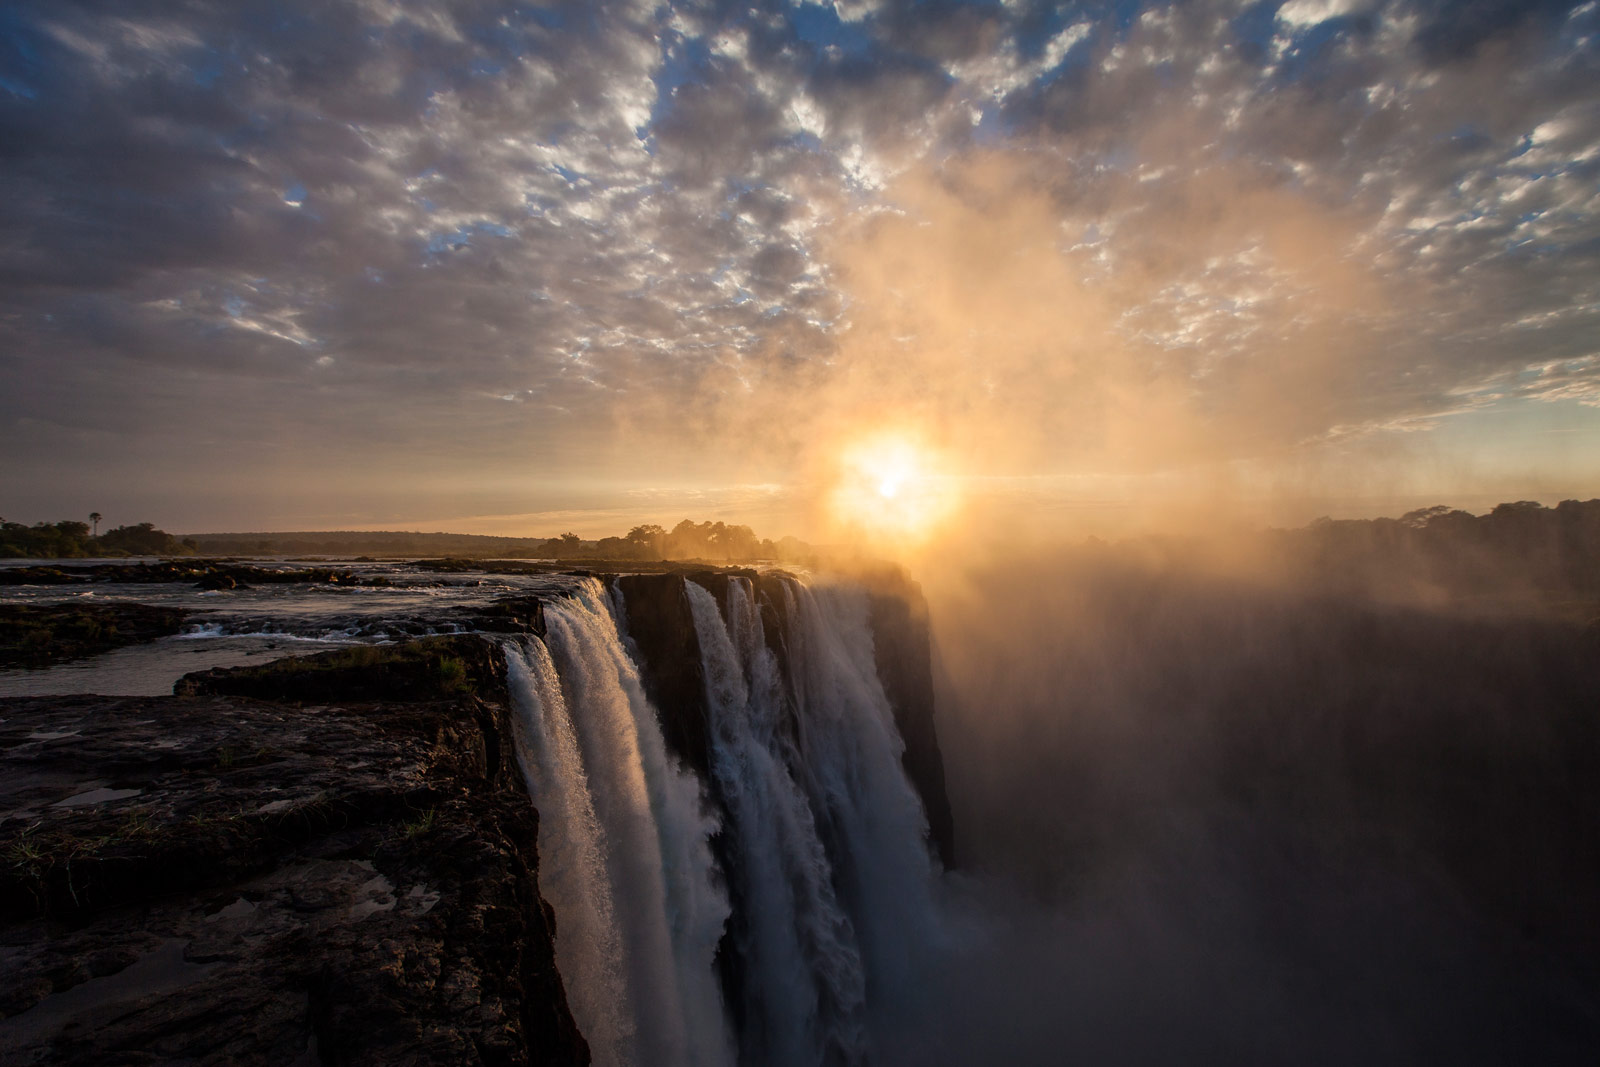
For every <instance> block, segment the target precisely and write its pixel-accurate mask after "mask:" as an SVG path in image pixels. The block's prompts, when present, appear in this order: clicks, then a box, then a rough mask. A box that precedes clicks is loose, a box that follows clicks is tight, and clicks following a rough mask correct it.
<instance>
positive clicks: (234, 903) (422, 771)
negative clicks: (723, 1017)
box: [0, 637, 588, 1065]
mask: <svg viewBox="0 0 1600 1067" xmlns="http://www.w3.org/2000/svg"><path fill="white" fill-rule="evenodd" d="M499 656H500V654H499V651H498V649H497V648H496V646H494V645H493V644H491V643H489V642H486V641H483V640H480V639H478V638H474V637H453V638H444V639H434V640H430V641H423V642H414V643H412V644H409V645H402V646H397V647H395V648H392V649H379V650H356V651H354V652H341V653H332V654H330V655H329V656H325V657H306V658H304V659H299V660H288V661H280V663H278V664H275V665H272V666H269V667H267V668H255V669H253V670H251V671H239V672H208V673H207V674H206V675H203V676H191V678H189V679H187V680H186V681H185V683H184V684H183V685H182V689H183V691H184V693H185V694H186V695H182V696H173V697H155V698H113V697H90V696H76V697H58V698H13V699H8V700H0V720H3V721H0V960H3V961H4V972H5V974H6V981H5V983H4V984H3V987H0V1061H3V1062H5V1063H8V1064H10V1063H16V1064H44V1063H49V1064H145V1063H167V1062H184V1063H204V1064H211V1063H217V1064H221V1063H228V1064H261V1065H267V1064H272V1065H280V1064H296V1063H302V1064H315V1063H324V1064H343V1063H356V1062H359V1063H364V1064H402V1063H404V1064H423V1063H426V1064H480V1063H481V1064H524V1063H550V1064H566V1063H586V1062H587V1061H588V1050H587V1047H586V1046H585V1044H584V1041H583V1038H582V1037H581V1036H580V1035H579V1033H578V1032H577V1029H576V1027H575V1025H574V1024H573V1021H572V1018H571V1016H570V1015H569V1014H568V1012H567V1007H566V998H565V994H564V992H563V991H562V986H561V980H560V976H559V975H558V974H557V972H556V969H555V962H554V954H553V948H552V938H553V919H552V917H551V914H550V910H549V908H548V906H547V905H546V904H545V903H544V902H543V901H542V899H541V898H540V896H539V891H538V882H537V867H538V853H537V847H536V843H537V831H538V815H537V812H536V811H535V810H534V808H533V806H532V804H531V803H530V802H529V800H528V797H527V795H526V793H525V792H524V790H523V786H522V780H521V776H520V774H519V772H518V770H517V767H516V761H515V756H514V754H513V752H512V750H511V743H510V739H511V728H510V721H509V712H508V710H507V708H508V701H507V698H506V694H505V692H504V689H503V683H502V682H501V680H500V679H501V678H502V677H503V675H502V671H501V667H502V664H501V663H500V662H499ZM262 696H270V697H271V698H272V699H271V700H264V699H260V697H262Z"/></svg>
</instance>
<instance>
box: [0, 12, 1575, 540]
mask: <svg viewBox="0 0 1600 1067" xmlns="http://www.w3.org/2000/svg"><path fill="white" fill-rule="evenodd" d="M1597 35H1600V10H1597V6H1596V3H1595V2H1593V0H1590V2H1585V3H1557V2H1542V0H1461V2H1446V0H1289V2H1287V3H1277V2H1274V0H1263V2H1258V3H1239V2H1235V0H1216V2H1209V0H1196V2H1192V3H1177V4H1167V3H1159V2H1155V3H1140V2H1138V0H1114V2H1107V3H1083V4H1050V3H1034V2H1029V0H1004V2H992V3H953V2H938V0H933V2H922V3H904V2H891V0H835V2H832V3H826V2H823V3H818V2H811V0H807V2H802V3H795V4H758V5H755V6H747V5H741V4H728V3H679V4H666V3H650V2H642V3H550V4H543V5H530V4H519V3H503V2H489V0H468V2H460V3H445V2H429V3H424V2H409V0H351V2H344V3H330V2H328V0H314V2H313V0H308V2H299V0H283V2H271V3H266V2H257V0H181V2H179V0H166V2H140V0H119V2H109V0H107V2H90V0H83V2H77V0H11V2H9V3H7V4H6V5H5V6H4V8H3V9H0V361H3V362H0V372H3V380H4V382H5V388H4V389H3V390H0V456H3V457H4V459H3V463H0V514H3V516H4V517H5V518H6V519H8V520H12V521H25V522H33V521H40V520H46V519H51V520H53V519H57V518H64V517H83V516H87V514H88V512H89V511H91V510H96V511H99V512H101V513H103V514H105V516H106V519H107V525H116V524H119V523H121V522H136V521H144V520H148V521H154V522H156V524H157V525H159V526H162V527H164V528H166V529H169V530H173V531H178V532H202V531H220V530H230V529H231V530H242V529H255V530H262V529H280V530H282V529H352V528H403V529H417V528H424V529H453V530H459V531H463V532H494V533H506V534H529V535H538V536H547V535H549V534H552V533H554V532H557V530H564V529H572V530H576V531H577V532H579V533H581V534H584V535H598V534H606V533H617V532H621V531H622V530H624V529H626V528H627V527H628V526H629V525H631V524H632V523H634V522H640V521H656V522H663V523H665V524H668V525H670V524H671V523H673V522H675V521H677V520H678V519H680V518H683V517H686V516H688V517H695V518H721V519H726V520H729V521H739V522H748V523H751V524H753V525H755V526H756V527H757V529H758V530H759V531H760V532H761V533H763V534H768V535H771V536H774V537H776V536H779V535H780V534H783V533H794V534H798V535H801V536H811V537H819V536H830V535H836V534H838V532H839V531H840V529H841V528H844V527H847V526H848V525H849V524H850V523H851V522H856V521H865V520H867V519H870V518H872V517H873V516H870V515H868V516H863V515H862V514H860V513H859V511H858V512H855V513H852V511H851V508H852V506H853V505H852V504H851V500H852V499H854V498H853V497H852V496H851V492H852V490H851V488H850V486H851V480H852V479H855V480H858V481H859V480H861V479H865V480H866V481H865V484H866V486H867V489H866V490H865V496H866V497H869V498H871V499H872V500H873V501H875V502H876V505H877V506H892V507H894V508H900V509H902V510H901V511H898V512H895V513H894V516H893V517H895V518H898V519H900V520H903V521H914V522H916V523H925V524H933V523H937V522H942V521H949V519H948V517H949V515H951V514H954V513H957V512H964V513H966V514H968V515H971V514H974V513H983V514H991V515H999V514H1002V513H1004V514H1008V515H1014V516H1021V517H1023V518H1025V519H1027V520H1029V521H1032V522H1036V523H1059V524H1061V525H1063V526H1071V525H1072V524H1073V523H1074V522H1077V521H1079V520H1082V519H1083V518H1084V517H1085V516H1091V515H1097V514H1105V513H1119V514H1132V513H1137V514H1140V515H1153V514H1156V513H1157V512H1162V511H1172V510H1174V509H1176V510H1179V511H1182V510H1184V509H1188V510H1190V511H1203V510H1206V509H1209V508H1213V507H1216V506H1219V505H1218V502H1219V501H1230V502H1234V503H1236V504H1239V505H1240V506H1246V505H1248V506H1249V507H1255V508H1257V509H1258V511H1259V512H1260V513H1261V514H1263V515H1268V516H1269V517H1272V518H1275V519H1286V520H1287V519H1304V518H1309V517H1311V516H1312V515H1314V514H1320V513H1332V514H1365V513H1371V514H1377V513H1391V514H1394V513H1398V511H1399V510H1404V509H1406V508H1408V507H1411V506H1420V505H1423V504H1431V503H1439V502H1445V503H1453V504H1457V505H1458V506H1466V507H1469V508H1473V509H1476V510H1483V509H1484V508H1487V507H1488V506H1490V505H1492V504H1493V503H1494V502H1496V501H1498V500H1506V499H1530V498H1531V499H1544V500H1546V501H1548V502H1554V501H1555V500H1559V499H1561V498H1563V497H1568V496H1578V497H1584V498H1587V497H1590V496H1595V495H1600V69H1597V68H1600V43H1597ZM897 457H898V458H897ZM885 464H888V465H889V466H890V467H893V468H894V469H893V470H888V468H886V467H885V466H884V465H885ZM886 470H888V473H885V471H886ZM902 486H903V488H902ZM918 487H920V488H918ZM874 492H876V493H877V495H876V496H873V493H874ZM919 494H920V496H919ZM857 503H859V501H857ZM865 506H866V507H867V508H868V510H870V508H871V507H872V506H874V505H870V504H869V505H865ZM904 509H910V510H904ZM852 516H853V517H852ZM878 517H881V516H878Z"/></svg>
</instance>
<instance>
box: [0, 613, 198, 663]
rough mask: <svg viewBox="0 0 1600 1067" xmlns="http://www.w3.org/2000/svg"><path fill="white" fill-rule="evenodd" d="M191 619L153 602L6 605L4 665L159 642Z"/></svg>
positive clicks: (0, 637) (1, 641)
mask: <svg viewBox="0 0 1600 1067" xmlns="http://www.w3.org/2000/svg"><path fill="white" fill-rule="evenodd" d="M188 615H189V612H187V611H185V610H184V609H182V608H168V607H157V606H154V605H150V604H0V667H48V666H50V665H52V664H55V663H65V662H66V661H68V660H74V659H83V658H84V657H86V656H98V655H99V654H100V653H102V652H109V651H111V650H112V649H114V648H121V647H123V646H124V645H137V644H140V643H142V642H145V641H154V640H155V639H156V638H158V637H166V636H167V635H168V634H175V633H177V632H178V631H179V630H180V629H181V628H182V626H183V620H184V619H185V618H186V617H187V616H188Z"/></svg>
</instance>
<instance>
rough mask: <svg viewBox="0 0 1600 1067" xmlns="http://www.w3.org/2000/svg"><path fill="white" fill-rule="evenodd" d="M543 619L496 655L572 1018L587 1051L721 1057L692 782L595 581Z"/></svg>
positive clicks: (712, 937)
mask: <svg viewBox="0 0 1600 1067" xmlns="http://www.w3.org/2000/svg"><path fill="white" fill-rule="evenodd" d="M545 625H546V636H545V639H544V641H543V642H540V641H539V639H538V638H529V639H527V641H526V642H525V643H524V644H523V645H521V646H520V647H513V648H512V649H511V650H510V653H511V654H509V655H508V660H509V661H511V662H512V663H513V664H515V666H514V667H513V668H512V672H513V673H512V677H511V682H512V687H513V689H514V690H515V693H516V699H517V704H518V710H519V718H520V720H521V722H522V724H523V731H522V737H523V742H524V743H523V745H522V747H523V749H524V751H525V752H526V753H527V754H526V755H525V756H524V757H523V765H524V770H525V773H526V775H527V779H528V786H529V790H530V793H531V795H532V797H533V800H534V803H535V805H536V806H537V807H539V808H540V811H541V816H542V817H541V819H540V841H539V846H540V851H541V853H542V854H543V853H546V852H547V851H548V852H549V853H550V854H551V856H552V860H553V861H554V862H555V863H556V869H555V874H554V876H553V877H552V878H550V879H549V880H548V881H546V878H545V875H544V873H543V870H542V869H541V886H542V887H543V890H544V892H545V895H546V896H547V898H548V899H549V900H550V903H551V905H552V907H553V908H554V909H555V912H556V923H557V934H556V954H557V966H558V967H560V968H561V970H562V974H563V976H567V975H568V973H569V972H568V970H567V967H568V965H569V963H570V965H571V966H572V967H573V968H574V970H573V972H572V974H571V977H570V978H569V979H568V982H569V988H570V989H572V991H573V992H572V994H571V995H572V999H573V1014H574V1017H575V1018H576V1019H577V1020H578V1024H579V1027H580V1029H582V1030H583V1031H584V1033H585V1036H586V1037H588V1038H589V1040H590V1044H591V1046H592V1048H593V1051H594V1057H595V1062H596V1063H600V1064H629V1063H638V1064H663V1065H671V1064H685V1065H688V1064H693V1065H700V1064H712V1065H715V1064H725V1063H731V1062H732V1061H733V1054H732V1049H731V1044H730V1040H729V1035H728V1031H727V1025H726V1021H725V1020H726V1013H725V1012H724V1010H723V1007H722V1000H721V992H720V989H719V988H718V984H717V978H716V972H715V969H714V960H715V955H716V950H717V944H718V941H719V940H720V938H721V935H722V930H723V927H724V925H725V923H726V920H727V917H728V904H727V899H726V896H725V894H724V893H723V892H722V890H721V888H720V886H719V882H718V878H717V876H716V874H715V871H714V868H713V863H712V859H711V853H710V848H709V845H708V843H707V842H708V839H709V837H710V835H711V834H712V833H713V832H714V831H715V829H716V825H715V822H714V820H712V819H711V818H710V817H709V816H708V815H707V814H706V806H705V803H704V801H703V797H702V791H701V786H700V783H699V782H697V781H696V779H695V778H694V776H693V775H692V774H691V773H689V772H687V771H685V770H684V769H683V768H682V767H681V766H679V765H678V763H677V762H676V761H675V760H672V759H670V758H669V756H668V754H667V751H666V745H665V742H664V741H663V740H662V737H661V727H660V722H659V720H658V718H657V715H656V711H655V709H654V708H653V707H652V706H651V705H650V703H649V702H648V701H647V700H646V699H645V696H644V691H643V689H642V687H641V686H640V684H639V676H638V670H637V668H636V667H635V666H634V664H633V661H632V660H631V659H630V657H629V656H628V654H627V651H626V649H625V647H624V645H623V641H622V637H621V634H620V632H619V630H618V626H617V621H616V616H615V615H614V614H613V612H612V607H611V604H610V603H609V601H608V600H607V598H606V595H605V591H604V589H603V588H602V587H601V586H600V584H599V582H597V581H595V580H594V579H586V580H585V581H584V582H583V584H582V585H581V586H580V587H579V588H578V589H577V591H576V593H575V595H574V596H573V597H572V598H570V599H558V600H551V601H549V602H547V603H546V605H545ZM569 915H570V916H572V917H573V918H570V919H569ZM591 1031H593V1033H591Z"/></svg>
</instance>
